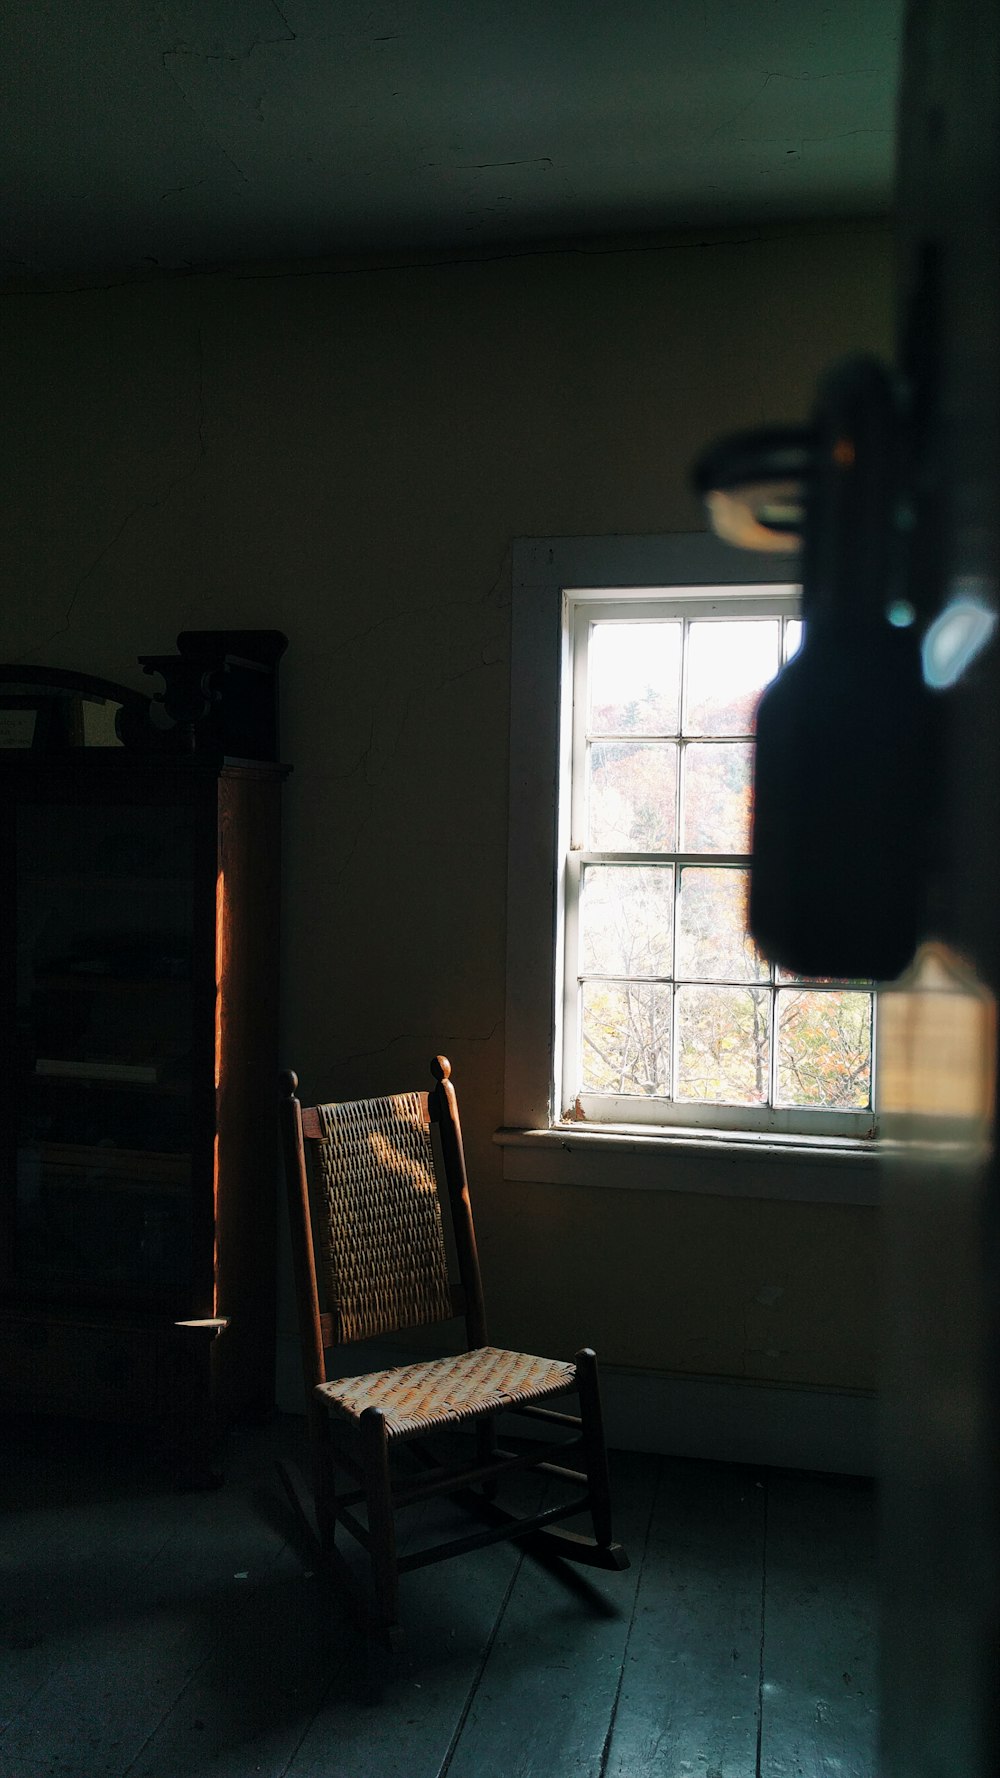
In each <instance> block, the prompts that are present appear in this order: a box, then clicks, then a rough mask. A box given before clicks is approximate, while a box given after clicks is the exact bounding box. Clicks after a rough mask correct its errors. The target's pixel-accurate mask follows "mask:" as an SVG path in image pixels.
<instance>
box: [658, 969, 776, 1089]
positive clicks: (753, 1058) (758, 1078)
mask: <svg viewBox="0 0 1000 1778" xmlns="http://www.w3.org/2000/svg"><path fill="white" fill-rule="evenodd" d="M770 997H771V996H770V990H769V989H767V988H678V990H677V997H676V1018H677V1043H678V1067H677V1097H678V1099H688V1100H704V1101H705V1102H707V1103H708V1104H712V1105H766V1103H767V1095H768V1085H769V1080H770V1065H771V1055H770V1035H769V1031H768V1018H769V1010H770V1009H769V1001H770Z"/></svg>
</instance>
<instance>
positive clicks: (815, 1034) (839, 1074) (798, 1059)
mask: <svg viewBox="0 0 1000 1778" xmlns="http://www.w3.org/2000/svg"><path fill="white" fill-rule="evenodd" d="M777 1032H778V1104H779V1105H832V1106H836V1107H839V1109H841V1110H844V1111H846V1110H848V1109H849V1108H852V1107H854V1108H860V1109H861V1110H864V1109H865V1108H866V1107H867V1106H868V1104H869V1102H870V1099H871V1071H872V1001H871V995H870V994H838V993H831V994H810V993H809V992H808V991H804V990H797V989H794V988H790V989H789V988H786V989H783V990H782V991H781V992H780V993H779V995H778V1016H777Z"/></svg>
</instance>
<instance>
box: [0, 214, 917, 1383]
mask: <svg viewBox="0 0 1000 1778" xmlns="http://www.w3.org/2000/svg"><path fill="white" fill-rule="evenodd" d="M891 297H892V293H891V263H890V243H889V236H888V233H887V231H886V230H885V229H883V228H881V227H879V226H878V225H859V226H848V225H838V226H835V227H813V228H805V229H791V230H788V229H786V230H778V231H775V232H773V233H772V234H771V235H770V236H760V237H757V236H747V235H745V234H744V235H743V236H742V237H739V238H735V237H723V238H717V239H715V240H714V241H711V242H704V243H698V244H693V243H687V244H679V245H678V244H675V245H663V244H661V245H658V246H650V245H645V246H644V245H640V246H639V247H637V248H635V249H633V250H629V251H625V250H614V251H598V250H588V251H578V252H552V253H544V254H529V255H525V256H511V257H508V258H501V259H499V260H495V261H492V262H478V263H477V262H475V261H472V262H466V263H447V262H445V263H440V264H429V265H422V266H415V267H410V268H405V267H396V268H394V269H382V270H378V269H374V270H373V269H369V270H364V269H360V270H355V271H351V272H343V271H341V272H330V271H323V270H321V269H316V270H311V269H310V268H304V269H303V268H295V269H294V271H292V272H288V273H286V272H284V271H283V270H282V268H275V269H274V270H273V271H265V272H263V273H261V272H255V273H253V274H251V273H246V274H242V275H241V274H240V273H238V272H236V273H229V274H226V275H216V276H211V277H193V278H189V279H183V280H177V281H157V282H150V283H146V284H136V285H131V286H123V287H119V288H111V289H92V290H82V291H76V292H62V293H58V294H55V293H53V294H45V293H42V292H37V293H35V294H32V295H18V296H10V297H7V298H6V299H5V300H4V303H3V308H4V314H5V322H6V326H5V328H4V333H3V346H2V353H3V364H4V376H5V385H6V388H5V393H6V399H5V403H4V411H5V414H6V416H7V428H6V431H7V442H8V445H9V447H10V461H9V463H8V465H7V467H6V469H5V491H6V494H7V512H8V519H7V523H6V525H5V528H4V532H3V538H2V549H3V557H4V562H3V575H4V583H5V588H6V590H5V594H4V598H3V604H2V610H0V657H2V658H6V659H8V660H10V659H17V660H23V661H37V662H46V663H49V664H52V665H59V666H66V667H75V668H80V669H83V670H89V671H93V672H95V673H99V674H104V675H107V676H108V677H111V678H119V679H122V680H124V681H126V682H128V683H131V684H136V685H143V684H145V687H146V689H148V684H149V682H148V681H145V682H144V681H143V676H142V675H141V673H140V671H139V669H138V667H137V666H136V656H137V655H138V654H139V653H156V652H162V651H165V650H169V649H171V648H172V646H173V641H174V637H175V636H176V633H177V632H178V630H181V629H186V628H197V627H216V626H218V627H225V626H250V625H261V626H277V627H279V628H281V629H284V630H285V631H286V632H287V633H288V636H289V638H290V647H289V651H288V654H287V656H286V658H285V661H284V662H283V664H282V669H281V671H282V705H283V753H284V756H285V757H286V758H287V759H288V760H289V761H290V762H291V763H292V765H293V766H294V768H295V769H294V774H293V776H292V778H291V779H290V781H289V784H288V790H287V800H286V845H285V909H284V920H283V934H282V953H283V965H284V1015H283V1038H282V1054H283V1059H284V1060H285V1061H286V1062H287V1063H289V1064H290V1065H293V1066H295V1067H296V1068H297V1069H298V1071H299V1073H300V1075H301V1077H302V1080H303V1084H304V1090H305V1092H306V1093H307V1094H309V1095H313V1094H315V1095H317V1096H320V1095H322V1096H335V1095H338V1094H340V1095H345V1096H351V1095H352V1094H367V1093H378V1092H380V1091H386V1090H391V1089H395V1088H398V1087H401V1086H408V1085H411V1084H419V1083H421V1082H422V1081H423V1080H424V1079H425V1077H426V1066H427V1061H428V1058H429V1057H430V1055H431V1054H432V1053H433V1052H434V1051H435V1050H438V1049H441V1050H444V1051H446V1052H447V1053H448V1054H449V1055H450V1056H451V1058H452V1062H453V1065H454V1071H455V1076H456V1079H457V1082H458V1085H459V1090H460V1095H461V1099H462V1103H463V1111H464V1116H465V1122H466V1135H467V1146H468V1150H469V1160H470V1167H471V1172H472V1176H473V1182H474V1185H475V1187H476V1190H477V1211H478V1223H479V1231H480V1238H481V1246H482V1253H483V1264H484V1271H485V1276H486V1283H487V1289H488V1293H489V1298H490V1300H491V1306H492V1311H493V1313H492V1329H491V1332H492V1336H493V1338H494V1339H496V1340H497V1341H499V1342H510V1343H521V1344H523V1345H525V1346H526V1347H527V1348H528V1349H532V1348H534V1349H537V1350H552V1351H554V1352H557V1351H561V1350H564V1349H565V1350H572V1349H573V1348H574V1347H575V1346H577V1345H578V1344H580V1343H582V1342H583V1341H584V1340H587V1341H590V1342H592V1343H593V1344H594V1345H595V1346H596V1347H597V1349H598V1351H599V1352H600V1353H601V1354H602V1356H603V1357H604V1358H605V1359H606V1360H607V1361H608V1362H610V1363H619V1364H625V1365H636V1366H642V1367H650V1368H653V1369H658V1370H665V1371H675V1372H682V1373H695V1374H704V1375H717V1376H718V1375H722V1376H735V1377H749V1378H753V1379H757V1380H772V1381H777V1382H784V1383H792V1384H796V1383H798V1384H810V1385H821V1386H822V1385H830V1386H843V1387H859V1388H865V1387H869V1386H870V1385H871V1384H872V1382H873V1364H874V1358H873V1353H874V1344H875V1337H874V1316H875V1311H876V1306H877V1216H876V1213H875V1212H874V1211H872V1210H870V1209H865V1208H861V1207H854V1208H852V1207H843V1206H831V1205H810V1204H794V1203H775V1202H754V1201H747V1200H739V1199H731V1198H730V1199H727V1198H723V1197H713V1196H697V1197H693V1196H688V1197H686V1196H683V1195H678V1194H665V1195H664V1196H662V1197H657V1196H655V1195H654V1194H651V1193H638V1194H636V1195H635V1196H630V1195H628V1194H625V1193H622V1192H619V1191H585V1190H579V1189H576V1190H571V1189H568V1188H563V1187H555V1186H532V1187H527V1186H523V1185H515V1184H512V1183H509V1182H507V1183H505V1182H504V1181H503V1180H502V1178H501V1174H500V1154H499V1151H498V1150H497V1149H496V1148H495V1146H494V1145H493V1144H492V1142H491V1135H492V1132H493V1130H494V1128H495V1127H496V1126H497V1125H498V1123H499V1122H500V1121H501V1093H502V1074H503V1033H504V941H505V912H504V882H505V872H506V798H507V779H506V772H507V752H506V747H507V720H508V617H509V573H510V560H509V546H510V540H511V538H513V537H516V536H521V535H543V536H544V535H557V534H579V533H596V534H604V533H610V532H624V533H642V532H659V531H669V530H673V529H681V530H685V529H693V528H697V527H698V526H699V525H700V522H701V520H700V514H699V512H698V509H697V507H696V506H695V504H694V503H693V501H692V499H691V498H690V496H689V494H688V492H687V488H686V472H687V466H688V465H689V463H690V461H691V459H692V457H693V456H694V454H695V453H696V451H697V450H698V449H699V447H700V446H701V445H703V444H704V443H705V441H706V440H708V439H710V438H712V437H713V436H714V435H716V434H719V433H721V432H724V431H729V430H731V429H733V428H736V427H741V426H748V425H753V424H756V423H759V422H761V421H766V420H779V419H782V418H788V417H797V416H799V415H800V414H802V413H804V412H805V411H806V409H807V407H808V405H809V402H810V399H811V395H812V390H813V386H814V382H815V379H816V376H817V375H818V373H819V372H820V371H821V369H822V368H823V367H824V366H825V365H827V364H828V363H829V362H830V361H831V360H832V359H835V358H836V357H838V356H839V355H840V354H841V353H844V352H847V351H850V350H856V349H864V348H870V349H874V350H877V351H888V350H890V349H891V347H890V334H889V328H890V314H891ZM270 937H271V935H267V939H268V941H270ZM282 1271H283V1279H284V1309H283V1318H284V1324H285V1329H286V1331H287V1332H290V1330H291V1325H292V1323H291V1313H290V1308H289V1303H288V1289H287V1278H286V1277H285V1276H284V1275H285V1273H286V1271H287V1267H286V1266H285V1263H284V1260H283V1261H282Z"/></svg>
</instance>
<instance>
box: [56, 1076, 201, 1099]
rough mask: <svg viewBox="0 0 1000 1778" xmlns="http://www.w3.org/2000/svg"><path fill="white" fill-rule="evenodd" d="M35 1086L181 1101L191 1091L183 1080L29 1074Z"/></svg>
mask: <svg viewBox="0 0 1000 1778" xmlns="http://www.w3.org/2000/svg"><path fill="white" fill-rule="evenodd" d="M27 1078H28V1080H30V1081H31V1082H32V1083H33V1085H35V1086H45V1087H58V1088H60V1089H61V1090H62V1091H63V1092H65V1091H66V1088H67V1087H72V1088H73V1090H74V1092H75V1091H76V1089H77V1087H86V1089H87V1091H88V1092H93V1091H94V1090H95V1089H96V1090H97V1091H98V1092H100V1093H106V1092H112V1093H155V1094H157V1095H158V1096H162V1097H164V1098H167V1099H183V1098H184V1097H185V1096H186V1095H188V1094H189V1093H190V1091H191V1082H190V1080H189V1079H188V1078H187V1077H185V1078H184V1079H183V1080H178V1079H174V1080H108V1079H107V1077H105V1076H102V1077H100V1078H97V1077H95V1076H94V1075H91V1074H29V1075H28V1076H27Z"/></svg>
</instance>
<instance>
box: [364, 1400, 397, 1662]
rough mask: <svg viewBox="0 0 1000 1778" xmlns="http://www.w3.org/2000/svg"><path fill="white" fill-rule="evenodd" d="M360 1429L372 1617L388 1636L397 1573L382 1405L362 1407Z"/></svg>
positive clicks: (394, 1610) (392, 1620) (394, 1608)
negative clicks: (372, 1593) (372, 1607)
mask: <svg viewBox="0 0 1000 1778" xmlns="http://www.w3.org/2000/svg"><path fill="white" fill-rule="evenodd" d="M360 1430H361V1461H362V1465H363V1468H364V1484H365V1501H366V1504H367V1507H368V1536H369V1540H370V1548H369V1557H370V1560H371V1573H372V1590H373V1592H374V1595H375V1618H376V1622H377V1625H378V1627H379V1628H380V1629H384V1630H386V1631H388V1632H389V1633H390V1636H391V1634H392V1630H393V1628H394V1626H395V1624H396V1621H397V1619H398V1617H399V1573H398V1570H397V1567H396V1527H395V1521H394V1518H393V1510H392V1493H391V1487H390V1481H389V1444H388V1440H387V1438H386V1432H385V1415H384V1414H383V1412H382V1410H381V1408H366V1409H365V1411H364V1413H363V1414H362V1416H361V1422H360Z"/></svg>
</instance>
